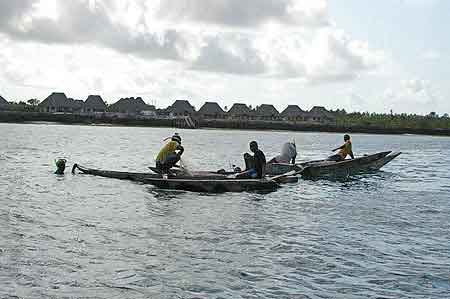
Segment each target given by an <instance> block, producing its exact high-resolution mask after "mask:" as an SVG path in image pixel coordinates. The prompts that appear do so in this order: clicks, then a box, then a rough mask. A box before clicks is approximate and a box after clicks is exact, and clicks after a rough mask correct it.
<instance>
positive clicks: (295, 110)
mask: <svg viewBox="0 0 450 299" xmlns="http://www.w3.org/2000/svg"><path fill="white" fill-rule="evenodd" d="M306 116H307V112H305V111H303V110H302V109H301V108H300V107H299V106H298V105H288V106H287V107H286V109H284V110H283V112H281V113H280V117H281V118H282V119H283V120H290V121H303V120H305V117H306Z"/></svg>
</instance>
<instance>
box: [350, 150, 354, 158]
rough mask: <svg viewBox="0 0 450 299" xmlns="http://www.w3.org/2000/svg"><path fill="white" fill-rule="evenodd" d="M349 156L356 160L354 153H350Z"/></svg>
mask: <svg viewBox="0 0 450 299" xmlns="http://www.w3.org/2000/svg"><path fill="white" fill-rule="evenodd" d="M349 155H350V157H351V158H352V159H355V156H354V155H353V151H351V152H350V153H349Z"/></svg>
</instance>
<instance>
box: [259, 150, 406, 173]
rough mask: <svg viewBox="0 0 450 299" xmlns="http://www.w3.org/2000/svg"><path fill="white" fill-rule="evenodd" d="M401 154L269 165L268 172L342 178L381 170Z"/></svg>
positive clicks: (377, 154) (381, 153)
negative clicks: (338, 160)
mask: <svg viewBox="0 0 450 299" xmlns="http://www.w3.org/2000/svg"><path fill="white" fill-rule="evenodd" d="M400 154H401V152H396V153H392V152H391V151H386V152H379V153H375V154H371V155H364V156H362V157H358V158H355V159H351V160H350V159H348V160H344V161H340V162H334V161H328V160H316V161H307V162H303V163H298V164H295V165H292V164H283V163H272V164H268V165H267V167H266V172H267V173H268V174H270V175H277V174H281V173H286V172H288V171H294V170H295V171H297V172H299V174H301V175H302V177H305V178H314V177H342V176H348V175H354V174H358V173H363V172H368V171H376V170H379V169H380V168H381V167H383V166H384V165H386V164H387V163H389V162H391V161H392V160H393V159H395V158H396V157H398V156H399V155H400Z"/></svg>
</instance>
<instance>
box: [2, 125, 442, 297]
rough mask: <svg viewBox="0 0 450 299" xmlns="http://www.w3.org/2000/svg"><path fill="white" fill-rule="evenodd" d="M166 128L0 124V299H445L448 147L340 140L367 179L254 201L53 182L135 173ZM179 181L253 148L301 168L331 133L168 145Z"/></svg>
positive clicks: (200, 137) (186, 136)
mask: <svg viewBox="0 0 450 299" xmlns="http://www.w3.org/2000/svg"><path fill="white" fill-rule="evenodd" d="M172 133H173V129H156V128H131V127H93V126H62V125H45V124H39V125H37V124H29V125H11V124H0V169H1V172H0V298H17V297H19V298H450V237H449V235H450V227H449V223H450V174H449V173H450V138H442V137H429V136H384V135H364V134H352V137H353V147H354V150H355V153H356V154H357V155H361V154H364V153H373V152H376V151H382V150H396V151H398V150H399V151H402V152H404V154H403V155H401V156H400V157H399V158H397V159H396V160H394V161H393V162H391V163H390V164H388V165H387V166H386V167H385V168H384V169H383V171H380V172H377V173H373V174H367V175H362V176H358V177H354V178H352V179H350V180H347V181H345V182H342V181H325V180H319V181H305V180H300V181H299V183H297V184H291V185H286V186H284V187H283V188H281V189H280V190H278V191H276V192H273V193H270V194H255V193H240V194H239V193H226V194H219V195H206V194H196V193H190V192H169V191H160V190H157V189H155V188H153V187H151V186H146V185H141V184H137V183H132V182H127V181H120V180H114V179H107V178H98V177H91V176H85V175H75V176H73V175H71V174H69V171H67V173H66V175H65V176H56V175H54V174H53V171H54V170H55V167H54V165H53V159H55V158H57V157H67V159H68V160H69V164H70V166H71V165H72V164H73V163H75V162H79V163H81V164H83V165H86V166H92V167H97V168H103V169H111V170H113V169H114V170H129V171H145V170H146V168H147V167H148V166H151V165H152V160H153V157H154V156H155V155H156V153H157V151H158V149H159V148H160V146H161V140H162V139H163V138H164V137H167V136H170V134H172ZM180 133H181V134H182V136H183V142H184V145H185V148H186V154H185V155H186V157H185V160H186V161H187V162H188V164H189V166H190V167H191V168H193V169H218V168H222V167H224V168H228V167H229V165H230V163H233V162H234V163H236V162H240V157H241V155H242V153H243V152H244V151H246V150H247V148H246V147H247V144H248V141H250V140H252V139H256V140H258V141H259V143H260V144H261V147H262V149H263V150H264V151H265V153H266V155H267V156H272V155H274V154H276V153H277V152H278V151H279V148H280V145H281V143H282V142H284V141H286V140H288V139H291V138H292V137H295V139H296V141H297V145H298V148H299V151H300V156H301V159H317V158H322V157H325V156H327V155H329V154H330V153H331V152H330V149H331V148H333V147H334V146H335V145H337V144H339V143H341V139H342V136H341V135H342V134H326V133H292V132H260V131H228V130H186V131H184V130H180Z"/></svg>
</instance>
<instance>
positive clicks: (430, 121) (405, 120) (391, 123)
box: [336, 112, 450, 129]
mask: <svg viewBox="0 0 450 299" xmlns="http://www.w3.org/2000/svg"><path fill="white" fill-rule="evenodd" d="M336 126H338V127H353V126H355V127H367V128H380V129H449V128H450V118H449V116H448V115H447V114H445V115H444V116H438V115H437V114H436V113H434V112H432V113H430V114H429V115H426V116H423V115H416V114H406V113H404V114H380V113H368V112H364V113H360V112H356V113H347V114H345V113H338V114H337V117H336Z"/></svg>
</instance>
